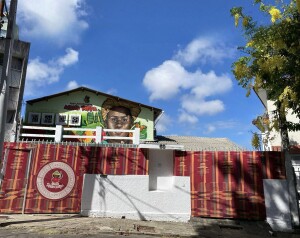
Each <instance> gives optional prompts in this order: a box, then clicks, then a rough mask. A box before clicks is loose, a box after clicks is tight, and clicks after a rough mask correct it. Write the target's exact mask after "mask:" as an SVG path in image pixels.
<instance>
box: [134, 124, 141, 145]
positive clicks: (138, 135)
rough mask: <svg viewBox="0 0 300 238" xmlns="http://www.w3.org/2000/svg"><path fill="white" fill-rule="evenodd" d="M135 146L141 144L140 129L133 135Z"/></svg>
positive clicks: (135, 130)
mask: <svg viewBox="0 0 300 238" xmlns="http://www.w3.org/2000/svg"><path fill="white" fill-rule="evenodd" d="M132 143H133V144H134V145H138V144H140V128H135V129H134V133H133V141H132Z"/></svg>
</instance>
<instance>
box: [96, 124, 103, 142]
mask: <svg viewBox="0 0 300 238" xmlns="http://www.w3.org/2000/svg"><path fill="white" fill-rule="evenodd" d="M101 141H102V127H101V126H97V127H96V143H97V144H100V143H101Z"/></svg>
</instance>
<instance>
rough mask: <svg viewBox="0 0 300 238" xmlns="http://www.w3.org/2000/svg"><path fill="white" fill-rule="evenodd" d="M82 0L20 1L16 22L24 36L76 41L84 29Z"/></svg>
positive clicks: (83, 0) (86, 24)
mask: <svg viewBox="0 0 300 238" xmlns="http://www.w3.org/2000/svg"><path fill="white" fill-rule="evenodd" d="M84 7H85V0H63V1H59V0H42V1H41V0H20V1H19V4H18V15H17V17H18V18H17V23H19V24H21V23H22V27H21V28H20V30H21V32H22V33H23V34H24V35H26V36H31V37H38V38H39V39H41V38H44V39H48V40H49V39H50V40H54V41H55V42H57V43H59V44H63V43H66V42H78V41H79V36H80V33H82V32H83V31H84V30H85V29H87V28H88V23H87V22H86V21H85V20H84V19H83V17H84V16H86V15H87V13H86V11H85V9H84Z"/></svg>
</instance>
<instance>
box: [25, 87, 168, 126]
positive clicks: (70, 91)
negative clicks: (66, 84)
mask: <svg viewBox="0 0 300 238" xmlns="http://www.w3.org/2000/svg"><path fill="white" fill-rule="evenodd" d="M78 91H89V92H92V93H95V94H96V95H97V96H98V95H102V96H105V97H109V98H115V99H117V100H122V101H126V102H129V103H133V104H137V105H139V106H142V107H145V108H148V109H150V110H154V111H156V112H157V115H155V118H154V121H155V120H156V119H157V118H158V117H159V116H160V115H161V114H162V112H163V110H162V109H160V108H156V107H152V106H149V105H146V104H142V103H138V102H134V101H131V100H128V99H125V98H121V97H118V96H113V95H111V94H107V93H103V92H100V91H96V90H93V89H90V88H87V87H82V86H81V87H78V88H75V89H71V90H68V91H64V92H60V93H56V94H52V95H49V96H45V97H41V98H36V99H32V100H28V101H26V103H28V104H29V105H32V104H34V103H36V102H40V101H44V100H48V99H51V98H54V97H58V96H62V95H65V94H69V93H74V92H78Z"/></svg>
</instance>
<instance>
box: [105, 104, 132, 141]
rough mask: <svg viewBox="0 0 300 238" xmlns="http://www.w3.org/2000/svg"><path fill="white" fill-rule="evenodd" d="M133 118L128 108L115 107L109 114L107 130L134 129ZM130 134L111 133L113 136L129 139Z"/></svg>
mask: <svg viewBox="0 0 300 238" xmlns="http://www.w3.org/2000/svg"><path fill="white" fill-rule="evenodd" d="M132 123H133V120H132V116H131V113H130V110H129V109H128V108H126V107H121V106H119V107H113V108H111V109H110V111H109V112H108V113H107V117H106V121H105V125H106V128H107V129H119V130H122V129H123V130H129V129H130V128H131V127H132ZM128 134H129V133H128V132H109V135H111V136H123V137H127V136H128Z"/></svg>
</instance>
